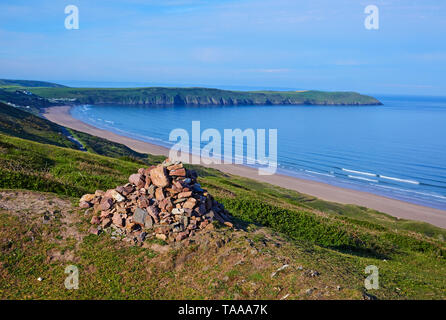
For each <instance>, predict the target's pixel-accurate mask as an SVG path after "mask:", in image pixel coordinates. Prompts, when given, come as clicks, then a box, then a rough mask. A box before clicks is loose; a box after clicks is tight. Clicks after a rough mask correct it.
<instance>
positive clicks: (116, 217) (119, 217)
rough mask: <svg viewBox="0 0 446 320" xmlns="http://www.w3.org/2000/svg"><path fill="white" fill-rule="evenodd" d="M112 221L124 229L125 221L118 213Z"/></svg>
mask: <svg viewBox="0 0 446 320" xmlns="http://www.w3.org/2000/svg"><path fill="white" fill-rule="evenodd" d="M112 221H113V224H115V225H116V226H118V227H122V226H123V225H124V223H123V219H122V217H121V215H120V214H118V213H115V214H114V215H113V218H112Z"/></svg>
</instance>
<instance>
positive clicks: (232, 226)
mask: <svg viewBox="0 0 446 320" xmlns="http://www.w3.org/2000/svg"><path fill="white" fill-rule="evenodd" d="M225 225H226V226H228V227H229V228H234V225H233V224H232V223H231V222H229V221H225Z"/></svg>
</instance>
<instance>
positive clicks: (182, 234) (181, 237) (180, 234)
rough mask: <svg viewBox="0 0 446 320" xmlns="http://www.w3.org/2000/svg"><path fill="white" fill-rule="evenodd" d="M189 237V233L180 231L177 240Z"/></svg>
mask: <svg viewBox="0 0 446 320" xmlns="http://www.w3.org/2000/svg"><path fill="white" fill-rule="evenodd" d="M186 238H187V233H186V232H180V233H178V235H177V236H176V237H175V240H176V241H181V240H184V239H186Z"/></svg>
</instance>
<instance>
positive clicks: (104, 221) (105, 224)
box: [101, 218, 112, 228]
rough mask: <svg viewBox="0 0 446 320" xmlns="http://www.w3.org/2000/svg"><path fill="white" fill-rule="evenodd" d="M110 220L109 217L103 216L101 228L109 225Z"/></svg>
mask: <svg viewBox="0 0 446 320" xmlns="http://www.w3.org/2000/svg"><path fill="white" fill-rule="evenodd" d="M111 223H112V220H111V219H110V218H105V219H104V220H102V223H101V225H102V228H107V227H109V226H110V225H111Z"/></svg>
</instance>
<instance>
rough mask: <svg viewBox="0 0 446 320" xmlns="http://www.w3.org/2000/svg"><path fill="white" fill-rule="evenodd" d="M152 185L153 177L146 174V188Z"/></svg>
mask: <svg viewBox="0 0 446 320" xmlns="http://www.w3.org/2000/svg"><path fill="white" fill-rule="evenodd" d="M151 185H152V179H150V177H149V176H146V184H145V185H144V189H146V190H148V189H149V188H150V186H151Z"/></svg>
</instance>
